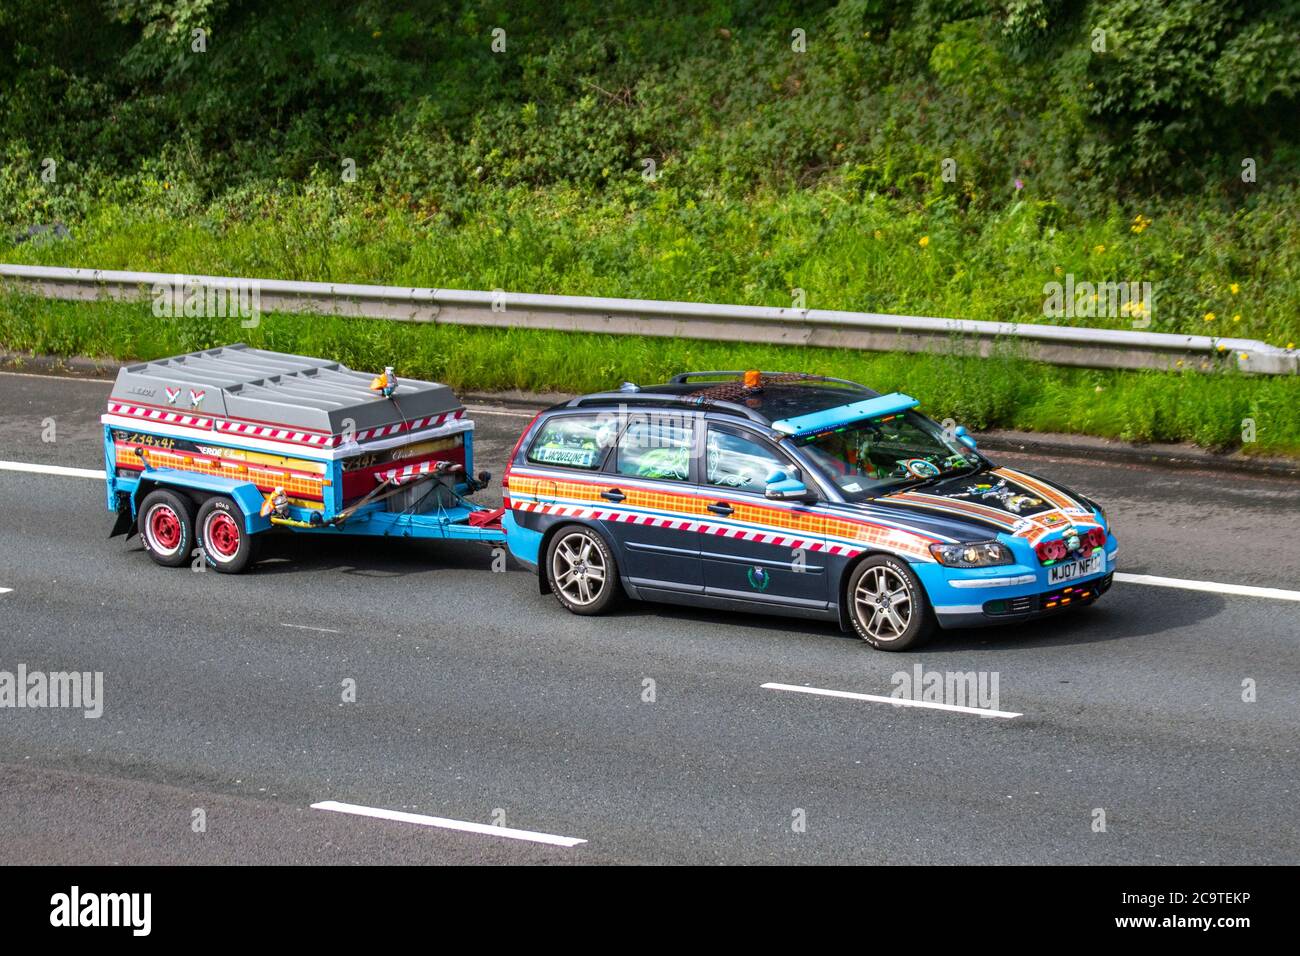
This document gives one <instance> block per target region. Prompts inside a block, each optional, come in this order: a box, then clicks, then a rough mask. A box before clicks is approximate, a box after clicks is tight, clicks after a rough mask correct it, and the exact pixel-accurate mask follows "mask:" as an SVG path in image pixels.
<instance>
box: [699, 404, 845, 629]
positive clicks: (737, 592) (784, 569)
mask: <svg viewBox="0 0 1300 956" xmlns="http://www.w3.org/2000/svg"><path fill="white" fill-rule="evenodd" d="M699 470H700V478H699V482H700V492H701V495H702V498H703V500H704V502H705V508H706V517H707V518H708V519H709V520H710V521H712V522H713V524H714V527H713V529H711V530H712V533H710V534H706V535H704V536H703V537H702V538H701V541H700V559H701V564H702V567H703V570H704V588H705V594H706V595H709V596H712V597H719V598H727V599H732V600H744V601H750V602H755V603H759V604H773V603H775V604H782V605H787V606H791V607H801V608H805V609H808V610H818V609H823V608H825V607H826V606H827V603H828V600H829V591H828V584H827V579H828V574H827V568H826V555H825V552H824V550H823V546H824V544H825V538H824V536H823V534H822V531H821V529H822V527H823V525H824V518H822V517H821V516H819V515H817V514H816V513H815V512H814V511H813V510H812V507H811V505H810V504H809V503H807V502H798V501H772V500H769V499H768V498H767V497H766V495H765V490H766V487H767V479H768V476H769V475H771V474H772V472H774V471H783V472H785V473H786V474H787V475H789V476H790V477H792V478H798V479H800V480H801V481H804V482H805V483H806V484H809V486H810V488H811V487H812V486H811V483H810V482H809V477H808V476H807V475H805V474H803V473H802V470H801V469H800V468H799V467H798V466H797V465H796V464H795V462H794V461H793V460H791V459H790V458H789V457H788V456H786V455H785V453H784V452H782V451H781V450H780V449H778V448H777V447H776V446H775V445H774V444H772V443H771V442H769V441H768V440H767V439H765V438H763V437H762V436H761V435H759V434H758V433H757V432H753V431H751V430H749V429H746V428H742V427H739V426H734V425H729V424H723V423H719V422H712V421H710V422H708V423H707V437H706V439H705V448H704V455H703V461H702V463H701V467H700V469H699Z"/></svg>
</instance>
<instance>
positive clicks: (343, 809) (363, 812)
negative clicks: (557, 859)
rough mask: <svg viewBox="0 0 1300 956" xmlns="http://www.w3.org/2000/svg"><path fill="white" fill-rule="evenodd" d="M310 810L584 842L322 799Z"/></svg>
mask: <svg viewBox="0 0 1300 956" xmlns="http://www.w3.org/2000/svg"><path fill="white" fill-rule="evenodd" d="M311 808H312V809H313V810H330V811H333V812H334V813H351V814H354V815H355V816H359V817H374V818H375V819H376V820H395V821H396V822H398V823H414V824H416V825H417V826H422V827H441V828H442V829H444V830H460V831H462V832H465V833H481V834H483V835H484V836H496V837H505V838H506V839H508V840H526V841H528V842H529V843H548V844H550V845H551V846H577V845H578V844H579V843H586V842H587V841H586V840H579V839H577V838H575V837H565V836H555V835H554V834H551V833H535V832H534V831H532V830H513V829H511V828H510V827H494V826H491V825H489V824H486V823H467V822H465V821H464V820H448V819H446V818H445V817H426V816H425V815H424V814H422V813H403V812H402V811H400V810H382V809H379V808H377V807H363V806H359V805H358V804H355V803H339V802H338V801H337V800H323V801H321V802H320V803H313V804H312V805H311Z"/></svg>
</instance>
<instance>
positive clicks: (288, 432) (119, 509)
mask: <svg viewBox="0 0 1300 956" xmlns="http://www.w3.org/2000/svg"><path fill="white" fill-rule="evenodd" d="M100 421H101V422H102V424H103V426H104V467H105V476H106V478H107V504H108V509H109V511H110V512H113V513H114V514H116V516H117V521H116V524H115V525H114V528H113V535H119V534H125V535H127V536H128V537H130V536H131V535H133V534H135V533H136V532H139V534H140V537H141V540H142V541H143V542H144V546H145V549H146V550H147V551H148V553H149V555H150V557H152V558H153V560H154V561H156V562H157V563H158V564H160V565H163V566H165V567H180V566H182V565H186V564H189V563H191V562H192V561H194V560H198V559H200V558H201V559H202V560H204V561H206V562H207V564H208V565H209V566H211V567H213V568H215V569H216V570H218V571H223V572H227V573H236V572H239V571H243V570H245V569H246V568H247V567H248V566H249V564H250V562H251V561H252V560H253V557H254V555H255V552H256V550H257V544H258V542H259V541H260V540H261V537H262V536H263V535H264V534H266V533H267V532H270V531H272V530H274V529H285V530H287V531H291V532H294V533H300V534H351V535H378V536H399V537H406V538H440V539H455V540H469V541H485V542H500V541H502V540H504V538H505V532H504V531H503V530H502V527H501V513H502V512H501V509H489V508H485V507H482V506H480V505H477V504H475V503H473V502H471V501H470V500H469V496H470V495H471V494H473V493H474V492H475V491H478V490H479V489H481V488H483V487H484V486H485V485H486V484H487V482H488V480H489V477H490V476H489V475H488V474H487V473H486V472H484V473H481V474H479V475H477V476H476V475H474V472H473V448H474V442H473V437H474V423H473V421H472V420H471V419H470V418H469V417H468V415H467V414H466V410H465V407H464V406H463V405H462V404H461V403H460V401H459V400H458V399H457V398H456V396H455V395H454V394H453V393H452V391H451V389H450V388H448V387H447V386H446V385H441V384H439V383H436V382H423V381H416V380H411V379H398V378H396V376H395V375H394V374H393V370H392V369H391V368H390V369H386V370H385V371H384V372H383V373H381V374H379V375H377V376H371V375H369V374H363V373H361V372H355V371H353V370H351V369H349V368H347V367H346V366H344V365H342V364H340V363H338V362H331V361H328V360H325V359H319V358H310V357H307V356H302V355H288V354H283V353H279V352H269V351H264V350H261V349H253V348H249V347H248V346H246V345H242V344H240V345H231V346H225V347H222V348H216V349H209V350H206V351H202V352H193V353H189V354H186V355H178V356H175V357H172V358H166V359H160V360H157V361H153V362H144V363H140V364H137V365H129V366H126V367H124V368H122V369H121V370H120V371H119V372H118V375H117V380H116V382H115V383H114V385H113V391H112V393H111V395H110V397H109V400H108V407H107V409H106V411H105V413H104V414H103V416H102V417H101V419H100Z"/></svg>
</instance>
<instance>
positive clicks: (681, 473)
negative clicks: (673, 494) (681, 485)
mask: <svg viewBox="0 0 1300 956" xmlns="http://www.w3.org/2000/svg"><path fill="white" fill-rule="evenodd" d="M693 436H694V427H693V423H692V422H691V420H690V419H683V418H671V417H668V416H657V415H651V416H638V417H635V418H633V419H631V420H630V421H629V422H628V425H627V428H625V429H624V430H623V436H622V437H621V438H620V439H619V440H618V452H617V455H618V473H619V474H620V475H626V476H628V477H629V478H654V479H658V480H661V481H688V480H690V477H691V447H692V444H693V442H692V438H693Z"/></svg>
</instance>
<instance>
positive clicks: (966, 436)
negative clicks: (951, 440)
mask: <svg viewBox="0 0 1300 956" xmlns="http://www.w3.org/2000/svg"><path fill="white" fill-rule="evenodd" d="M953 434H954V435H956V436H957V440H958V441H959V442H961V443H962V444H963V445H965V446H966V447H967V448H969V449H970V450H971V451H974V450H975V439H974V438H971V437H970V433H969V432H967V431H966V426H965V425H958V426H957V428H956V430H955V431H954V432H953Z"/></svg>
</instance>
